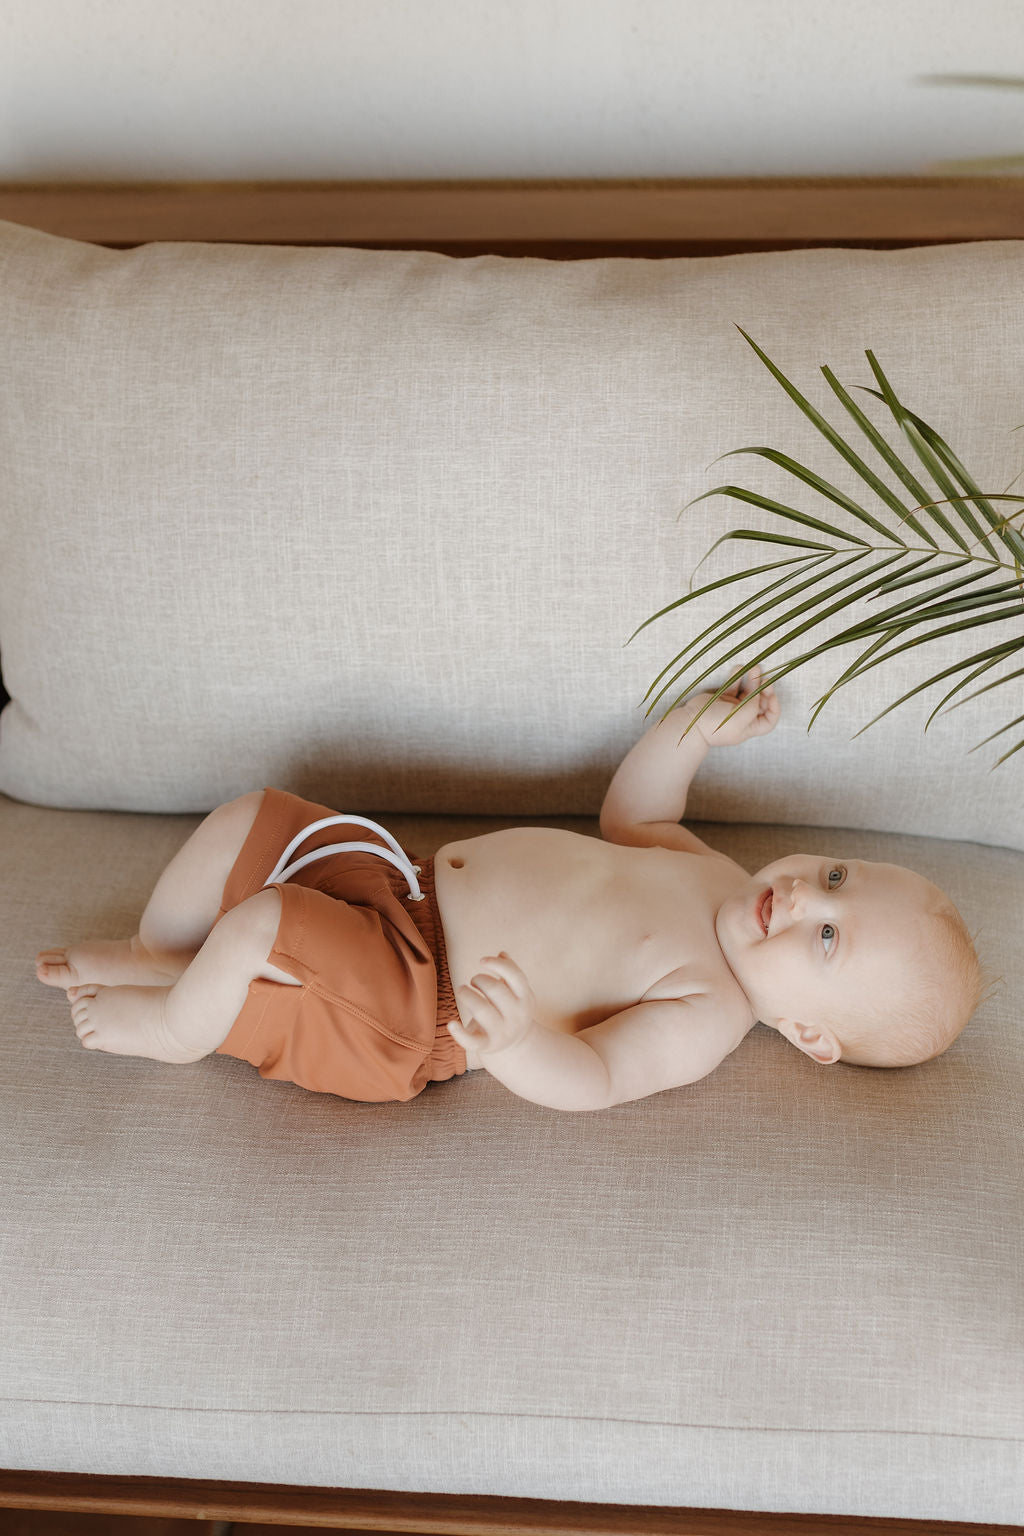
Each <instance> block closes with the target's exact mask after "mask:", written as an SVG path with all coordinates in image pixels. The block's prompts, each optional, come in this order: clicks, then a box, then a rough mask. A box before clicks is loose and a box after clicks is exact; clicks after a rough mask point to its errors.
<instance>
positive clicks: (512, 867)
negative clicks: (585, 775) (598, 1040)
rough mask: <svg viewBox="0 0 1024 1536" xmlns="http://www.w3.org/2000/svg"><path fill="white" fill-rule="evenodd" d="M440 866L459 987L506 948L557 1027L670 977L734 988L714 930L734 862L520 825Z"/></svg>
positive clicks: (463, 847) (440, 860) (681, 983)
mask: <svg viewBox="0 0 1024 1536" xmlns="http://www.w3.org/2000/svg"><path fill="white" fill-rule="evenodd" d="M707 866H721V867H720V868H708V867H707ZM434 869H435V881H436V889H437V896H438V905H439V907H440V911H441V920H442V924H443V926H444V930H445V939H446V944H447V948H448V963H449V969H450V971H451V976H452V982H453V985H454V986H455V987H456V988H458V987H459V986H460V985H465V984H468V982H469V981H470V980H471V978H472V976H473V975H474V974H475V972H476V971H477V970H478V969H479V966H480V961H481V960H482V959H483V958H484V957H485V956H487V955H495V954H497V953H498V952H499V951H501V950H504V951H505V952H506V953H507V954H509V955H510V956H511V957H512V959H514V960H515V961H516V963H517V964H518V965H519V966H520V967H521V968H522V970H523V971H524V972H525V974H526V976H527V978H528V979H529V982H530V985H531V987H532V989H533V991H534V994H535V996H536V999H537V1005H538V1014H539V1015H540V1017H541V1021H542V1022H543V1023H545V1024H547V1025H548V1027H549V1028H557V1029H565V1030H568V1031H573V1032H574V1031H576V1030H579V1029H585V1028H587V1027H588V1026H589V1025H591V1024H596V1023H600V1022H601V1021H602V1020H603V1019H605V1018H608V1017H609V1016H610V1015H611V1014H613V1013H617V1012H620V1011H622V1010H623V1009H624V1008H629V1007H632V1006H633V1005H634V1004H636V1003H638V1002H639V1001H640V1000H641V999H642V998H643V996H644V994H645V993H646V992H648V991H649V990H650V989H651V988H652V987H655V986H656V984H657V983H658V982H659V981H661V980H662V979H663V978H664V977H666V976H668V975H670V974H672V975H673V984H674V985H678V987H679V989H680V992H682V991H684V990H685V989H686V987H687V985H688V984H689V985H692V986H693V988H694V989H697V988H706V987H707V986H708V985H709V984H713V982H714V978H715V977H716V976H719V975H720V980H721V984H722V986H723V988H726V989H727V988H728V985H729V983H730V981H731V973H729V972H728V967H727V966H726V965H725V961H724V957H723V956H722V953H721V950H720V948H719V945H718V941H717V938H716V936H715V924H714V918H715V913H716V911H717V909H718V906H719V905H720V904H721V901H722V900H723V899H724V895H725V894H728V891H727V890H726V888H725V887H726V885H728V889H729V890H731V889H732V888H733V884H732V883H730V882H734V881H735V878H736V877H735V876H734V875H733V874H732V873H731V872H732V871H733V870H735V869H736V866H733V865H731V864H730V863H729V862H728V861H725V860H717V859H710V858H707V857H701V856H698V855H694V854H688V853H676V852H672V851H669V850H667V849H658V848H626V847H623V846H621V845H619V844H613V843H605V842H603V841H601V840H599V839H597V838H592V837H584V836H581V835H580V834H578V833H573V832H566V831H563V830H561V829H556V828H541V827H521V828H511V829H509V830H507V831H503V832H496V833H490V834H487V835H486V836H484V837H479V838H471V839H467V840H465V841H463V842H458V843H449V844H447V845H446V846H445V847H443V848H441V849H440V850H439V852H438V853H437V855H436V857H435V865H434ZM737 873H738V876H739V878H740V879H742V878H743V876H742V872H741V871H738V872H737Z"/></svg>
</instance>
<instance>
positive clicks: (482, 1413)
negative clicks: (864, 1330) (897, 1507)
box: [0, 1397, 1024, 1487]
mask: <svg viewBox="0 0 1024 1536" xmlns="http://www.w3.org/2000/svg"><path fill="white" fill-rule="evenodd" d="M0 1403H12V1404H18V1403H37V1404H41V1403H50V1404H52V1405H53V1406H54V1407H57V1408H64V1407H73V1408H124V1409H128V1410H133V1411H136V1412H137V1411H139V1410H140V1409H141V1410H142V1411H143V1412H151V1413H187V1414H197V1413H235V1414H246V1415H247V1416H249V1417H252V1418H264V1417H266V1415H267V1414H282V1415H288V1416H289V1417H297V1416H298V1415H300V1414H302V1415H305V1416H307V1417H313V1416H315V1417H318V1418H332V1419H333V1418H338V1417H341V1416H344V1417H345V1418H360V1419H382V1418H384V1419H397V1418H408V1419H413V1418H457V1417H462V1418H476V1419H539V1420H542V1421H544V1422H550V1421H555V1422H557V1423H560V1424H634V1425H640V1426H643V1427H644V1428H651V1429H714V1430H720V1431H721V1432H723V1433H724V1434H730V1435H749V1434H754V1435H875V1436H881V1435H884V1436H892V1435H896V1436H900V1437H911V1436H912V1437H914V1438H918V1439H925V1440H986V1441H992V1442H994V1443H995V1444H997V1445H1020V1444H1022V1443H1024V1435H980V1434H971V1433H967V1432H966V1431H962V1430H956V1429H823V1428H821V1427H820V1426H818V1427H816V1428H814V1429H807V1428H803V1427H802V1426H799V1425H793V1424H756V1425H751V1424H706V1423H695V1422H693V1421H692V1420H689V1419H638V1418H628V1419H626V1418H620V1417H616V1416H614V1415H611V1416H608V1417H602V1416H600V1415H597V1414H593V1413H525V1412H517V1411H515V1410H508V1409H506V1410H504V1411H502V1410H500V1409H497V1408H223V1407H221V1408H198V1407H197V1408H193V1407H181V1406H179V1405H178V1404H166V1403H128V1402H114V1401H111V1400H110V1399H108V1398H102V1399H101V1398H91V1397H90V1398H83V1397H0ZM9 1470H11V1471H25V1472H28V1471H32V1470H34V1469H32V1468H30V1467H23V1468H18V1467H12V1468H10V1469H9ZM82 1475H83V1476H85V1475H86V1474H84V1473H83V1474H82ZM295 1486H296V1487H301V1486H303V1485H302V1484H296V1485H295Z"/></svg>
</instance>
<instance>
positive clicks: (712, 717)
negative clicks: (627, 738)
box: [601, 667, 779, 853]
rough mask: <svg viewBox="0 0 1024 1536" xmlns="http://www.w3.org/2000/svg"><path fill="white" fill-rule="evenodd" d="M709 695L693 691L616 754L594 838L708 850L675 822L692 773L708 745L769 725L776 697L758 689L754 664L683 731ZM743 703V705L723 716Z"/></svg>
mask: <svg viewBox="0 0 1024 1536" xmlns="http://www.w3.org/2000/svg"><path fill="white" fill-rule="evenodd" d="M759 689H760V690H761V691H760V692H758V690H759ZM711 697H712V693H711V691H710V690H708V691H706V692H704V693H697V694H694V696H693V697H692V698H690V699H687V700H686V702H685V703H684V704H681V705H679V707H678V708H677V709H674V710H673V711H672V713H671V714H670V715H668V716H667V717H666V719H664V720H661V721H659V722H658V724H657V725H654V726H652V727H651V729H650V730H649V731H647V732H646V733H645V735H643V736H641V738H640V740H639V741H638V742H637V743H636V745H635V746H634V747H633V748H632V749H631V751H630V752H628V753H627V755H626V756H625V757H624V758H623V760H622V762H621V763H620V765H619V768H618V771H617V772H616V774H615V777H614V778H613V779H612V782H611V784H610V785H609V786H608V793H607V794H606V795H605V797H604V804H603V805H602V807H601V836H602V837H603V838H605V840H606V841H607V842H610V843H627V844H630V845H633V846H642V847H646V846H649V845H652V844H657V845H658V846H660V847H665V848H679V849H682V850H683V851H684V852H693V853H710V852H712V851H713V850H712V849H710V848H709V847H708V845H707V844H706V843H703V842H702V841H701V840H700V838H698V837H695V836H694V834H693V833H692V832H688V831H687V830H686V828H685V827H681V826H680V825H679V822H680V819H681V818H682V816H683V813H684V811H685V810H686V797H687V795H688V793H689V789H690V784H691V783H692V781H693V777H694V774H695V773H696V772H697V769H698V768H699V767H700V765H701V763H702V762H703V761H704V759H705V757H706V756H707V753H708V748H709V747H718V746H723V747H731V746H736V745H738V744H739V743H740V742H743V741H748V740H749V739H750V738H751V737H752V736H766V735H767V734H768V732H769V731H772V730H774V729H775V726H776V725H777V724H778V720H779V701H778V699H777V697H776V695H775V690H774V688H772V686H771V685H770V684H768V685H767V686H766V687H764V688H762V687H761V668H760V667H754V668H752V669H751V671H750V672H748V673H747V676H746V678H745V679H744V680H743V683H742V684H740V685H739V686H738V687H737V688H735V689H733V690H731V691H730V692H729V693H723V695H722V697H721V698H720V699H717V700H716V701H715V702H714V703H713V704H712V705H711V706H710V708H709V709H707V710H705V712H704V714H703V715H701V717H700V719H699V720H698V721H697V723H696V725H695V726H694V728H693V729H692V730H691V731H689V732H688V733H687V734H686V735H685V736H684V735H683V732H684V731H685V730H686V727H687V725H688V724H689V723H690V721H691V720H692V719H693V718H694V716H695V715H696V714H697V713H698V711H699V710H700V709H701V708H702V706H703V705H704V704H705V703H706V702H707V700H708V699H710V698H711ZM744 700H745V701H746V703H745V704H744V707H743V708H742V709H740V710H739V712H738V713H737V714H735V715H733V718H732V719H731V720H727V717H728V716H729V715H730V714H732V711H733V710H734V709H735V708H736V705H737V704H740V703H741V702H743V701H744Z"/></svg>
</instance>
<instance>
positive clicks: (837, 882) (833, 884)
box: [828, 864, 846, 890]
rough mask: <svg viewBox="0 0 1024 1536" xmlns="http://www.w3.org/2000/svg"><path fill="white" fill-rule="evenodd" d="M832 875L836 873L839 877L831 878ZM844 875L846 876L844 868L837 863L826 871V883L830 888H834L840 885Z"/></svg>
mask: <svg viewBox="0 0 1024 1536" xmlns="http://www.w3.org/2000/svg"><path fill="white" fill-rule="evenodd" d="M833 875H838V876H839V879H838V880H833V879H832V876H833ZM845 877H846V871H845V869H843V867H842V865H841V864H837V865H836V866H835V868H834V869H830V870H829V872H828V883H829V886H830V888H831V889H832V890H835V888H836V886H837V885H842V883H843V880H844V879H845Z"/></svg>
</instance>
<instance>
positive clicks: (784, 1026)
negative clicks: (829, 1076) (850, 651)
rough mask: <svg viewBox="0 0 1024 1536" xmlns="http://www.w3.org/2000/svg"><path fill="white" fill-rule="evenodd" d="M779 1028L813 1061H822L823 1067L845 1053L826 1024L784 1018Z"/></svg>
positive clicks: (829, 1064)
mask: <svg viewBox="0 0 1024 1536" xmlns="http://www.w3.org/2000/svg"><path fill="white" fill-rule="evenodd" d="M779 1028H780V1029H781V1031H782V1033H783V1034H784V1035H785V1037H786V1039H787V1040H789V1041H790V1042H791V1043H792V1044H793V1045H795V1046H796V1048H797V1050H798V1051H803V1053H804V1055H805V1056H810V1058H811V1060H812V1061H820V1062H821V1064H822V1066H823V1067H830V1066H831V1065H832V1063H833V1062H834V1061H838V1060H839V1059H840V1057H841V1056H842V1054H843V1052H842V1047H841V1046H840V1044H839V1041H838V1040H837V1039H836V1037H835V1035H834V1034H833V1033H832V1031H831V1030H830V1029H828V1028H827V1027H826V1026H821V1027H819V1026H818V1025H817V1024H800V1023H798V1022H796V1021H795V1020H790V1019H783V1020H782V1021H781V1022H780V1024H779Z"/></svg>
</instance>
